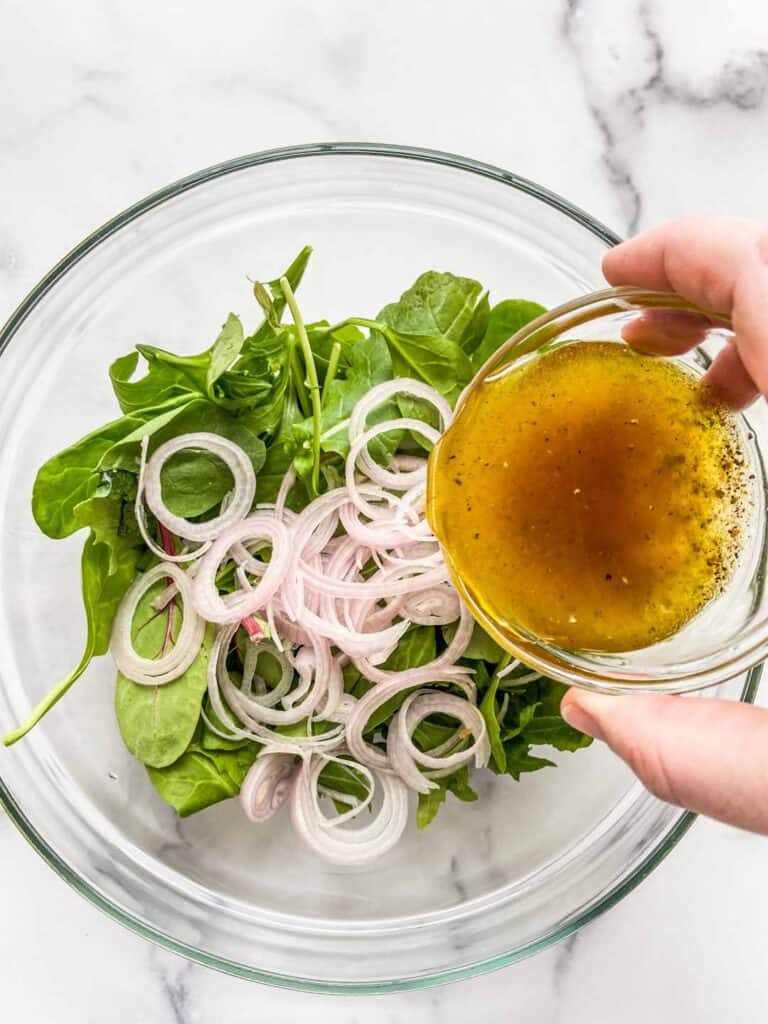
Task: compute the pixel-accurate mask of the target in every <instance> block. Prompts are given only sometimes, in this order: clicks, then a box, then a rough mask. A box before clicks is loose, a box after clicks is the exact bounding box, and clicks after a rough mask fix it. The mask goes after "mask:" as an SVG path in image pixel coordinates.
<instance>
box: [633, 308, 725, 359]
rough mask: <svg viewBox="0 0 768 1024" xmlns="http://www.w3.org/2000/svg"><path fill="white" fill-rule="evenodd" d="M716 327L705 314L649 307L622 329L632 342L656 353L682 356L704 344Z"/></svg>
mask: <svg viewBox="0 0 768 1024" xmlns="http://www.w3.org/2000/svg"><path fill="white" fill-rule="evenodd" d="M711 330H712V321H711V320H710V319H709V317H707V316H704V315H703V314H702V313H688V312H687V311H686V310H671V309H646V310H644V311H643V313H641V314H640V316H636V317H635V318H634V320H630V321H629V323H627V324H625V325H624V327H623V328H622V330H621V336H622V338H623V339H624V341H626V343H627V344H628V345H631V346H632V348H634V349H637V351H638V352H645V353H648V354H650V355H656V356H680V355H682V354H683V353H684V352H689V351H690V350H691V349H692V348H695V347H696V345H700V344H701V343H702V342H703V341H704V339H705V338H706V336H707V334H708V332H709V331H711Z"/></svg>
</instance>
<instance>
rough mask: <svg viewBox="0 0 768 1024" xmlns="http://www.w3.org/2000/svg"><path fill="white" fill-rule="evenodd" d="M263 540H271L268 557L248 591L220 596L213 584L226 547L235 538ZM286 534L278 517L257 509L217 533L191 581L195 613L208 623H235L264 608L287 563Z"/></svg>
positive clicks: (282, 577) (288, 554) (278, 585)
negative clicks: (263, 570)
mask: <svg viewBox="0 0 768 1024" xmlns="http://www.w3.org/2000/svg"><path fill="white" fill-rule="evenodd" d="M255 538H258V539H265V540H269V541H270V542H271V543H272V558H271V559H270V561H269V562H268V563H267V568H266V570H265V572H264V575H263V576H262V577H261V579H260V580H259V582H258V583H257V584H256V586H255V587H253V589H252V590H248V591H245V592H240V593H236V594H230V595H228V596H227V597H226V598H223V597H221V596H220V594H219V591H218V589H217V587H216V574H217V572H218V570H219V566H220V565H221V563H222V562H223V561H224V560H225V559H227V558H228V557H229V553H230V549H231V547H232V546H233V544H235V543H236V542H237V541H243V540H247V539H251V540H253V539H255ZM290 558H291V550H290V535H289V533H288V528H287V527H286V525H285V523H283V522H282V520H280V519H277V518H276V517H275V516H274V515H268V514H267V513H264V512H258V513H256V515H253V516H250V517H249V518H248V519H244V520H242V522H239V523H236V524H235V525H234V526H231V527H230V528H229V529H228V530H227V531H226V532H225V533H223V534H221V535H220V536H219V537H217V538H216V540H215V541H214V542H213V544H212V545H211V547H210V549H209V550H208V551H207V552H206V554H205V555H204V556H203V558H202V559H201V560H200V563H199V568H198V570H197V574H196V576H195V579H194V583H193V584H192V600H193V601H194V604H195V608H196V609H197V611H198V614H200V615H202V616H203V618H205V619H207V620H208V622H217V623H221V624H223V623H229V622H239V621H240V619H243V618H245V616H246V615H251V614H252V613H253V612H257V611H259V610H260V609H262V608H264V606H265V605H266V604H267V602H268V601H270V600H271V599H272V598H273V597H274V595H275V594H276V593H277V591H278V589H279V588H280V585H281V584H282V583H283V581H284V579H285V576H286V573H287V571H288V567H289V565H290Z"/></svg>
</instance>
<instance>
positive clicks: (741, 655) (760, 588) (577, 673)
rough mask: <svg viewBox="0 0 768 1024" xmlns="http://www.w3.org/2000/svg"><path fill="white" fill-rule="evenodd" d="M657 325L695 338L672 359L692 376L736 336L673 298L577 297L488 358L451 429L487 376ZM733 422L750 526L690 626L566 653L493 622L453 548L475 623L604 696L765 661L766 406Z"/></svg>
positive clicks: (626, 291)
mask: <svg viewBox="0 0 768 1024" xmlns="http://www.w3.org/2000/svg"><path fill="white" fill-rule="evenodd" d="M654 324H655V325H656V329H659V327H660V328H661V329H662V330H663V332H664V334H665V335H666V336H667V337H668V338H669V339H675V340H676V341H682V342H683V344H687V343H688V342H689V339H692V338H694V337H695V339H696V347H695V348H691V349H690V350H689V351H688V352H685V353H683V354H681V355H675V356H674V357H669V358H671V359H672V361H673V362H675V363H677V364H679V365H680V366H682V367H684V368H685V369H686V370H687V372H689V373H690V374H692V375H693V376H695V377H702V376H703V375H704V374H705V373H706V371H707V370H708V369H709V367H710V365H711V364H712V361H713V359H714V358H715V356H716V355H717V354H718V352H720V351H721V350H722V349H723V348H724V347H725V346H726V345H728V344H729V343H730V341H731V339H732V335H733V332H732V330H731V327H730V324H729V322H728V321H727V320H726V319H724V318H723V317H722V316H720V315H718V316H715V315H714V314H713V315H712V316H707V315H705V314H703V313H702V311H701V310H699V309H697V308H696V307H695V306H692V305H690V304H689V303H687V302H685V300H683V299H681V298H679V297H678V296H676V295H670V294H665V293H662V292H650V291H646V290H643V289H640V288H628V287H624V288H609V289H604V290H602V291H598V292H595V293H593V294H591V295H588V296H586V297H582V298H577V299H572V300H571V301H570V302H566V303H564V304H563V305H561V306H558V307H557V308H556V309H552V310H550V311H549V312H548V313H545V314H543V315H542V316H540V317H538V318H537V319H536V320H533V321H531V323H529V324H527V325H526V326H525V327H523V328H522V329H521V330H520V331H518V332H517V333H516V334H515V335H514V336H513V337H511V338H510V339H509V340H508V341H507V342H505V343H504V344H503V345H502V346H501V347H500V348H499V349H498V350H497V351H496V352H495V353H494V355H492V356H491V358H490V359H489V360H488V362H487V363H486V364H485V365H484V366H483V367H481V369H480V370H479V372H478V373H477V375H476V376H475V378H474V380H473V381H472V382H471V383H470V384H469V385H468V386H467V388H465V390H464V392H463V394H462V396H461V398H460V399H459V401H458V403H457V405H456V413H455V416H454V420H453V425H452V426H451V428H450V429H451V431H461V429H462V422H463V418H462V414H463V413H464V415H466V413H465V412H464V411H465V410H466V409H467V408H468V405H467V399H468V398H469V396H470V395H472V394H473V392H475V389H476V388H478V387H480V386H482V384H483V382H484V381H485V380H487V379H489V378H490V379H495V378H497V377H499V376H500V375H502V374H504V373H506V372H508V371H510V370H514V369H515V368H517V367H519V366H521V365H523V364H524V363H525V362H526V361H527V360H530V359H533V358H536V357H537V354H545V353H546V352H548V351H550V350H551V349H552V348H553V347H559V346H562V345H567V344H570V343H572V342H574V341H611V342H615V343H616V344H619V345H624V344H625V342H624V341H623V336H624V332H625V331H627V329H629V331H632V330H633V329H634V330H635V333H637V329H638V327H639V328H641V329H642V330H643V332H644V335H645V337H644V340H645V343H646V345H648V343H649V341H648V333H649V332H651V333H652V332H653V330H654ZM651 344H652V343H651ZM737 422H738V425H739V433H740V435H741V437H742V441H743V446H744V450H745V453H746V458H747V459H748V461H749V468H750V489H751V493H750V496H749V498H750V501H749V504H750V511H751V515H750V523H749V528H746V529H745V530H744V534H745V536H744V543H743V545H742V550H741V552H740V557H739V558H738V560H737V562H736V565H735V566H734V569H733V573H732V575H731V577H730V579H729V580H728V581H727V583H726V585H725V586H724V587H723V589H722V591H721V592H719V593H718V594H717V595H716V596H715V597H714V598H713V599H712V600H711V601H710V602H709V603H708V604H707V605H706V606H705V607H704V608H703V609H702V610H701V612H699V614H698V615H696V616H694V618H693V619H691V621H690V622H688V623H687V624H686V625H685V626H684V628H682V629H680V630H678V631H677V632H676V633H675V634H674V635H672V636H670V637H669V638H667V639H665V640H664V641H663V642H660V643H657V644H653V645H652V646H650V647H645V648H642V649H640V650H635V651H626V652H621V653H618V654H617V653H607V652H601V651H585V650H578V651H574V650H566V649H564V648H562V647H559V646H557V645H556V644H554V643H553V642H550V641H549V640H547V639H546V638H543V637H538V636H535V635H534V634H532V633H531V632H529V631H528V630H526V629H524V628H523V627H522V626H521V625H519V624H518V623H515V622H499V621H496V620H494V618H493V616H492V615H491V614H489V613H488V612H487V611H486V610H485V607H484V602H483V595H482V594H481V593H479V592H473V589H472V587H471V586H469V585H467V584H466V583H465V581H463V580H462V579H461V574H460V572H459V571H458V569H457V567H456V565H455V564H454V563H452V560H451V557H450V544H449V545H448V549H447V550H446V557H447V559H448V562H449V565H451V569H452V574H453V577H454V581H455V583H456V586H457V587H458V589H459V590H460V591H461V593H462V596H463V597H464V599H465V601H466V602H467V604H468V605H469V607H470V608H471V609H472V612H473V614H474V616H475V618H476V619H477V620H478V621H479V622H481V623H482V625H483V626H484V627H485V628H486V630H488V632H489V633H491V634H492V635H493V636H494V637H495V638H496V640H498V642H499V643H500V644H502V645H503V646H504V647H506V648H507V649H508V650H510V651H512V652H513V653H514V654H515V655H516V656H517V657H519V658H521V659H522V660H523V661H526V662H527V663H528V664H529V665H532V666H534V667H535V668H537V669H538V670H539V671H540V672H543V673H545V674H546V675H549V676H551V677H553V678H556V679H559V680H560V681H561V682H563V683H567V684H569V685H576V686H583V687H585V688H586V689H590V690H596V691H599V692H603V693H625V692H627V693H628V692H631V691H633V690H634V691H637V690H638V689H643V690H653V691H655V692H662V693H685V692H688V691H691V690H698V689H702V688H703V687H709V686H712V685H715V684H717V683H721V682H723V681H724V680H726V679H730V678H732V677H734V676H738V675H739V674H740V673H742V672H744V671H745V670H748V669H749V668H751V667H752V666H753V665H756V664H758V663H759V662H762V661H763V660H764V659H765V658H766V656H768V593H766V589H765V578H766V575H767V574H768V543H766V540H767V538H766V493H767V489H768V484H767V483H766V476H765V467H764V465H763V461H764V457H763V453H764V452H765V451H766V449H768V405H766V403H765V402H764V401H760V402H755V403H754V404H753V405H752V406H751V407H750V408H749V409H747V410H746V411H745V412H742V413H739V414H737ZM434 466H435V461H434V460H432V468H433V469H434ZM434 490H435V487H434V486H433V487H432V491H433V493H434ZM439 532H440V531H438V533H439Z"/></svg>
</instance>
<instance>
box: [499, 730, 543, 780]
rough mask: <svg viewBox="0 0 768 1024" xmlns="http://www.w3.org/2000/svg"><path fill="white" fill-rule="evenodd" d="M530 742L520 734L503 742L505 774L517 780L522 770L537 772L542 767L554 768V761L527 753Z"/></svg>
mask: <svg viewBox="0 0 768 1024" xmlns="http://www.w3.org/2000/svg"><path fill="white" fill-rule="evenodd" d="M529 748H530V744H529V743H527V742H526V741H525V739H524V738H523V737H522V736H516V737H515V738H514V739H512V740H509V741H508V742H506V743H505V744H504V758H505V761H506V765H507V769H506V771H507V775H511V776H512V778H513V779H515V781H519V779H520V776H521V775H522V774H523V773H524V772H538V771H540V770H541V769H542V768H554V767H555V762H554V761H549V760H547V758H545V757H534V756H533V755H532V754H531V753H529Z"/></svg>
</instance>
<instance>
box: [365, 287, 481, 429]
mask: <svg viewBox="0 0 768 1024" xmlns="http://www.w3.org/2000/svg"><path fill="white" fill-rule="evenodd" d="M482 290H483V289H482V285H480V284H479V282H477V281H473V280H471V278H467V277H456V276H455V275H454V274H441V273H438V272H436V271H433V270H431V271H428V272H427V273H426V274H422V275H421V277H419V278H417V280H416V281H415V283H414V284H413V285H412V286H411V287H410V288H409V289H408V290H407V291H405V292H403V294H402V295H401V296H400V299H399V300H398V301H397V302H392V303H390V304H389V305H388V306H385V307H384V308H383V309H382V311H381V312H380V313H379V316H378V318H377V319H378V320H379V321H381V322H382V323H383V324H386V325H387V328H388V329H385V330H384V331H383V333H384V334H385V336H386V339H387V343H388V344H389V347H390V351H391V352H392V363H393V369H394V373H395V376H397V377H401V376H402V377H416V378H417V379H420V380H424V381H426V382H427V384H430V385H431V386H432V387H433V388H435V389H436V390H437V391H439V392H440V394H442V395H444V396H445V398H447V399H448V401H449V402H451V404H453V403H454V402H455V401H456V399H457V398H458V396H459V394H460V392H461V390H462V389H463V387H464V386H465V385H466V384H468V383H469V381H470V379H471V377H472V364H471V363H470V361H469V358H468V356H467V352H468V351H472V350H473V349H474V348H476V347H477V345H478V344H479V333H480V331H481V330H483V325H484V323H485V321H486V320H487V315H488V310H487V301H485V302H483V301H480V302H479V301H478V300H479V299H480V295H481V292H482ZM464 342H466V346H467V347H466V349H465V347H464ZM404 403H405V404H404ZM398 404H399V405H400V408H401V410H402V411H403V414H404V415H407V414H409V411H413V410H416V409H418V410H419V414H421V412H422V411H423V410H422V408H421V407H422V405H423V403H418V402H415V401H414V400H413V399H407V398H406V399H403V401H399V402H398ZM429 421H430V422H431V417H430V419H429Z"/></svg>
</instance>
